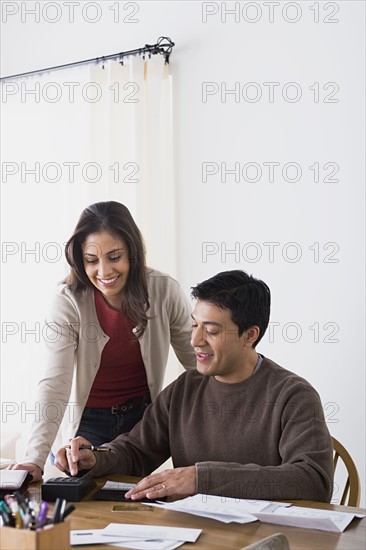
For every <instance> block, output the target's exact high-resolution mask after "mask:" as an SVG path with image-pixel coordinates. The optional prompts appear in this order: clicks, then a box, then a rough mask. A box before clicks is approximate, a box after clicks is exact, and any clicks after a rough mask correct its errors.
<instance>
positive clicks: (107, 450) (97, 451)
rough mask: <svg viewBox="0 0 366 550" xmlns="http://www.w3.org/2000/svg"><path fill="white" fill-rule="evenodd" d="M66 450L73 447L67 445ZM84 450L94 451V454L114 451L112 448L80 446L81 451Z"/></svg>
mask: <svg viewBox="0 0 366 550" xmlns="http://www.w3.org/2000/svg"><path fill="white" fill-rule="evenodd" d="M65 449H71V445H65ZM84 449H89V451H93V452H94V453H105V452H109V451H111V450H112V449H111V448H110V447H97V446H95V445H80V447H79V451H83V450H84Z"/></svg>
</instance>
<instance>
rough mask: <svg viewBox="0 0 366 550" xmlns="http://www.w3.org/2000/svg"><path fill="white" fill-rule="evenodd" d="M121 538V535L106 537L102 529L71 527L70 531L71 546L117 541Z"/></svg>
mask: <svg viewBox="0 0 366 550" xmlns="http://www.w3.org/2000/svg"><path fill="white" fill-rule="evenodd" d="M121 540H123V537H106V536H105V534H104V529H76V530H75V529H72V530H71V531H70V544H71V546H80V545H81V544H109V542H118V541H121Z"/></svg>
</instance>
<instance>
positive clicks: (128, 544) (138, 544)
mask: <svg viewBox="0 0 366 550" xmlns="http://www.w3.org/2000/svg"><path fill="white" fill-rule="evenodd" d="M184 543H185V541H182V540H180V541H172V540H162V539H153V540H151V539H150V540H144V539H140V538H135V537H125V536H108V535H106V534H105V530H104V529H83V530H71V531H70V545H71V546H81V545H86V544H88V545H89V544H103V545H105V544H107V545H108V546H116V547H123V548H133V549H135V550H156V549H159V550H174V549H175V548H179V546H182V544H184Z"/></svg>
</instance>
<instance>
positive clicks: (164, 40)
mask: <svg viewBox="0 0 366 550" xmlns="http://www.w3.org/2000/svg"><path fill="white" fill-rule="evenodd" d="M173 46H175V44H174V42H172V41H171V40H170V38H168V37H167V36H160V38H158V40H157V43H156V44H152V45H150V44H145V46H144V47H143V48H137V49H136V50H130V51H128V52H120V53H113V54H111V55H105V56H103V57H96V58H93V59H85V60H84V61H74V62H73V63H66V64H65V65H57V66H56V67H48V68H47V69H38V70H37V71H29V72H26V73H19V74H13V75H9V76H4V77H2V78H0V82H3V81H4V80H9V79H11V78H19V77H21V76H29V75H31V74H38V73H44V72H47V71H57V70H59V69H66V68H69V67H76V66H77V65H86V64H87V63H102V64H103V63H104V62H105V61H107V60H108V59H120V60H122V59H123V58H124V57H126V56H128V55H144V54H146V53H148V54H149V55H151V54H152V55H156V54H158V53H160V54H162V55H163V56H164V57H165V63H169V57H170V54H171V53H172V50H173ZM122 64H123V61H122Z"/></svg>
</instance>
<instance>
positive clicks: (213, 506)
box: [149, 494, 365, 533]
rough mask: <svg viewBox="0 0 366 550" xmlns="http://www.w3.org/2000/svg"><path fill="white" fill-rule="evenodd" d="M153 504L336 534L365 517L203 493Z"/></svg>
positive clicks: (230, 519) (220, 517) (227, 519)
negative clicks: (356, 519)
mask: <svg viewBox="0 0 366 550" xmlns="http://www.w3.org/2000/svg"><path fill="white" fill-rule="evenodd" d="M149 505H150V506H159V507H163V508H167V509H168V510H175V511H177V512H186V513H187V514H193V515H196V516H203V517H209V518H213V519H216V520H218V521H222V522H224V523H230V522H237V523H249V522H251V521H256V520H258V519H259V520H261V521H265V522H268V523H278V524H281V525H292V526H294V527H309V528H311V529H321V530H324V531H335V532H338V533H341V532H342V531H344V530H345V528H346V527H347V525H349V523H351V521H352V520H353V519H354V518H355V517H357V518H363V517H365V516H364V515H362V514H350V513H348V512H338V511H333V510H320V509H316V508H302V507H300V506H292V505H291V504H288V503H283V502H270V501H267V500H240V499H235V498H227V497H218V496H214V495H202V494H198V495H195V496H193V497H188V498H185V499H183V500H178V501H176V502H168V503H164V502H161V503H159V504H154V503H151V504H149Z"/></svg>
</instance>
